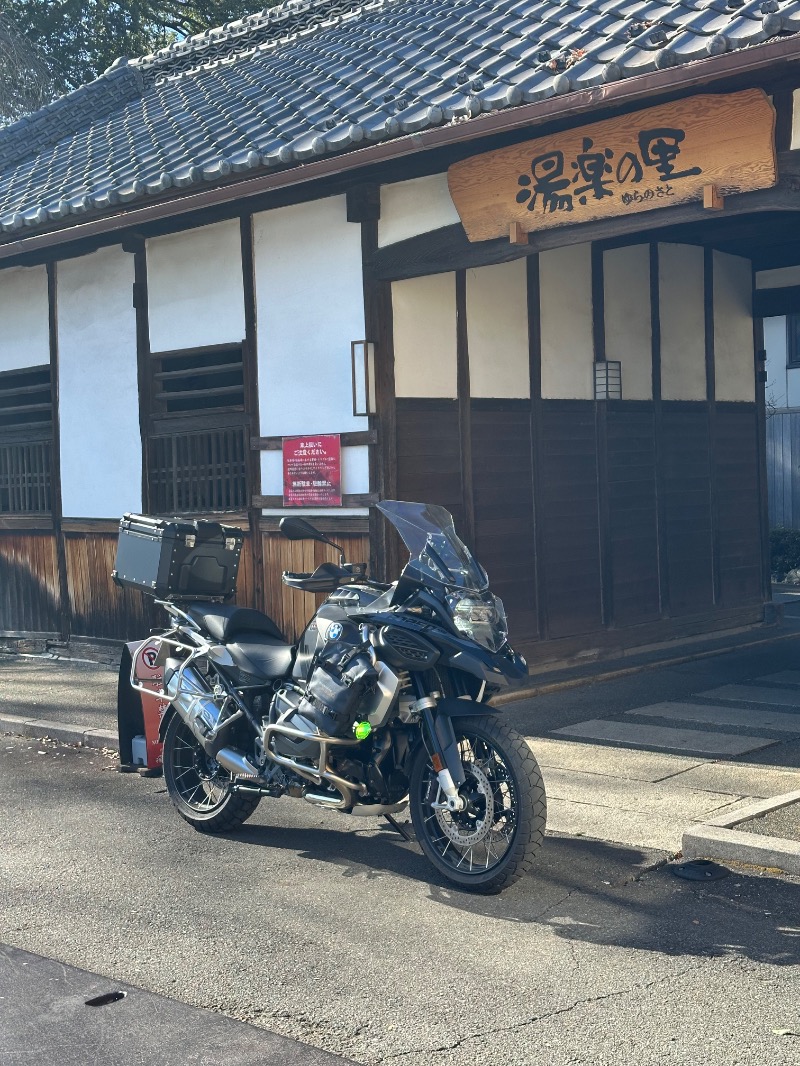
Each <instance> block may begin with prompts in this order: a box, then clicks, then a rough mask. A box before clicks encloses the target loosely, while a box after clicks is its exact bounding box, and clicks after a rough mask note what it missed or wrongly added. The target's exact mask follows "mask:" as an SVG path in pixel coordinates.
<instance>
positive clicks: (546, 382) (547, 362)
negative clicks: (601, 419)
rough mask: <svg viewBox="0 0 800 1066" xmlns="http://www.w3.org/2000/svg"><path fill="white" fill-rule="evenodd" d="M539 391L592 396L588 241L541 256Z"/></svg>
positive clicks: (555, 396) (561, 395) (566, 396)
mask: <svg viewBox="0 0 800 1066" xmlns="http://www.w3.org/2000/svg"><path fill="white" fill-rule="evenodd" d="M539 279H540V314H541V334H542V397H543V398H544V399H551V400H555V399H569V400H592V399H594V343H593V340H592V260H591V246H590V245H588V244H577V245H572V246H571V247H569V248H556V249H554V250H553V251H550V252H542V254H541V255H540V256H539Z"/></svg>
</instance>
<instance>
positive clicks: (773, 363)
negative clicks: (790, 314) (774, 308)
mask: <svg viewBox="0 0 800 1066" xmlns="http://www.w3.org/2000/svg"><path fill="white" fill-rule="evenodd" d="M764 348H765V350H766V353H767V365H766V370H767V386H766V398H767V403H768V404H771V405H772V406H774V407H786V406H787V405H788V392H789V382H790V380H791V379H792V378H793V377H794V375H796V374H798V373H799V372H798V371H796V370H795V371H790V370H787V368H786V356H787V343H786V316H785V315H780V316H778V317H775V318H765V319H764Z"/></svg>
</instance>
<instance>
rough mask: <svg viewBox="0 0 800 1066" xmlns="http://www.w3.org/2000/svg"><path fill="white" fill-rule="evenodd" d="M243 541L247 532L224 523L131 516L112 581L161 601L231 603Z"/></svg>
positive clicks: (126, 522)
mask: <svg viewBox="0 0 800 1066" xmlns="http://www.w3.org/2000/svg"><path fill="white" fill-rule="evenodd" d="M243 541H244V534H243V533H242V531H241V529H237V528H236V527H235V526H223V525H221V524H220V523H219V522H207V521H204V520H201V519H198V520H197V521H194V522H192V521H187V520H185V519H180V518H151V517H149V516H148V515H137V514H126V515H125V516H124V517H123V518H122V520H121V522H120V524H119V540H118V541H117V558H116V562H115V564H114V569H113V571H112V573H111V576H112V577H113V579H114V581H115V582H116V584H117V585H121V586H123V587H124V588H132V589H139V591H140V592H144V593H146V594H147V595H149V596H154V597H156V598H157V599H177V600H215V599H227V598H228V597H229V596H232V595H233V593H234V591H235V590H236V577H237V574H238V572H239V561H240V559H241V554H242V543H243Z"/></svg>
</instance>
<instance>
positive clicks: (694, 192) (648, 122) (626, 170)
mask: <svg viewBox="0 0 800 1066" xmlns="http://www.w3.org/2000/svg"><path fill="white" fill-rule="evenodd" d="M774 131H775V109H774V108H773V106H772V104H771V103H770V101H769V99H768V97H767V95H766V93H764V92H763V91H762V90H761V89H747V90H745V91H744V92H740V93H732V94H730V95H728V96H693V97H690V98H689V99H687V100H678V101H676V102H674V103H670V104H663V105H661V106H659V107H651V108H648V109H647V110H646V111H637V112H636V113H635V114H632V115H624V116H622V117H620V118H612V119H608V120H607V121H605V122H597V123H595V124H594V125H592V126H583V127H582V128H580V129H577V130H568V131H565V132H563V133H556V134H553V136H551V137H541V138H539V139H537V140H534V141H525V142H524V143H522V144H516V145H513V146H512V147H511V148H501V149H500V150H499V151H496V152H487V153H485V154H484V155H480V156H473V157H472V158H471V159H465V160H464V161H463V162H461V163H455V164H454V165H453V166H451V167H450V169H449V171H448V174H447V178H448V183H449V186H450V195H451V196H452V198H453V203H454V204H455V206H456V210H457V211H458V213H459V215H460V217H461V221H462V223H463V225H464V229H465V230H466V233H467V236H468V237H469V239H470V240H471V241H485V240H488V239H489V238H491V237H503V236H505V237H508V236H511V237H512V239H519V234H520V233H521V234H523V235H524V234H527V233H529V232H531V231H535V230H542V229H550V228H551V227H554V226H569V225H573V224H575V223H577V222H589V221H593V220H595V219H602V218H612V217H614V216H617V215H627V214H633V213H635V212H639V211H653V210H657V209H658V208H660V207H669V206H671V205H673V204H681V203H686V202H687V201H690V200H697V201H705V203H706V205H707V206H709V207H717V208H718V207H720V206H721V198H722V197H724V196H726V195H732V194H734V193H742V192H749V191H751V190H753V189H768V188H771V187H772V186H773V185H774V184H775V182H776V180H777V165H776V157H775V136H774ZM704 194H705V195H704Z"/></svg>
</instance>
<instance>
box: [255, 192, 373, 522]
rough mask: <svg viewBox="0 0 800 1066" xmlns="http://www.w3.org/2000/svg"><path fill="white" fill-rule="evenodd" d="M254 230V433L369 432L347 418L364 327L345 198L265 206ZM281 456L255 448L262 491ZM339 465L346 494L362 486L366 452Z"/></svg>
mask: <svg viewBox="0 0 800 1066" xmlns="http://www.w3.org/2000/svg"><path fill="white" fill-rule="evenodd" d="M253 229H254V247H255V260H256V301H257V316H258V360H259V365H258V387H259V405H260V411H261V433H262V434H263V435H265V436H284V437H289V436H293V435H295V434H299V433H343V432H348V431H352V430H364V429H366V428H367V419H366V417H363V416H355V415H353V393H352V373H351V362H350V343H351V341H354V340H363V339H364V332H365V326H364V289H363V277H362V267H361V227H360V226H357V225H355V224H353V223H352V222H348V221H347V211H346V205H345V198H344V197H343V196H335V197H330V198H329V199H325V200H317V201H315V202H313V203H309V204H298V205H296V206H292V207H282V208H278V209H276V210H275V211H265V212H262V213H261V214H259V215H256V216H255V218H254V224H253ZM279 460H280V452H262V460H261V462H262V486H263V491H264V494H265V495H272V494H275V493H279V492H282V484H281V474H280V463H279ZM276 462H277V463H278V466H277V467H276V466H275V464H276ZM342 464H343V465H342V476H343V480H344V486H345V487H344V491H345V492H348V493H351V492H368V491H369V473H368V469H367V459H366V448H363V449H362V448H345V449H343V455H342ZM332 513H335V514H341V513H346V512H342V511H341V510H340V509H337V510H336V511H334V512H332Z"/></svg>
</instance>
